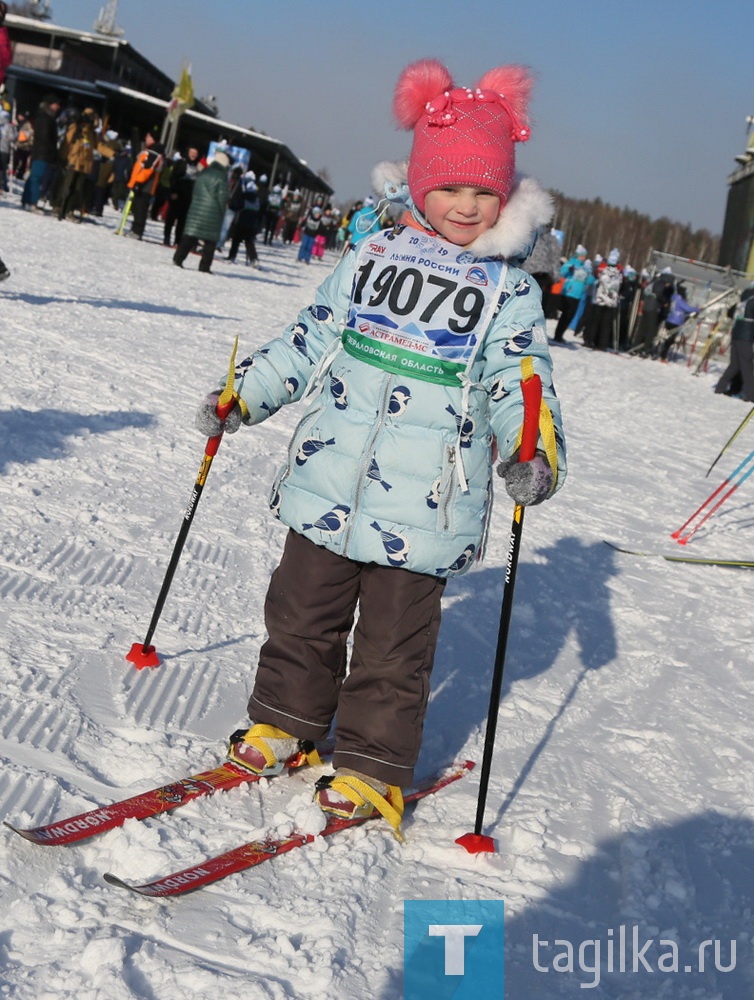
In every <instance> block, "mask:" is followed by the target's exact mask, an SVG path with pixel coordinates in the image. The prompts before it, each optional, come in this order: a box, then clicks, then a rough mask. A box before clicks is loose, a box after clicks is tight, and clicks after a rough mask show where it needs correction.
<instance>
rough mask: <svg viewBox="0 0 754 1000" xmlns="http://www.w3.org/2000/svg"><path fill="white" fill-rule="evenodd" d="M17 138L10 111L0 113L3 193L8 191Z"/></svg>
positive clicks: (0, 184) (0, 169)
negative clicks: (9, 174) (11, 162)
mask: <svg viewBox="0 0 754 1000" xmlns="http://www.w3.org/2000/svg"><path fill="white" fill-rule="evenodd" d="M17 138H18V129H17V127H16V124H15V122H14V121H13V120H12V119H11V115H10V111H0V189H2V190H3V191H10V184H9V183H8V172H9V169H10V161H11V156H12V155H13V150H14V148H15V145H16V139H17Z"/></svg>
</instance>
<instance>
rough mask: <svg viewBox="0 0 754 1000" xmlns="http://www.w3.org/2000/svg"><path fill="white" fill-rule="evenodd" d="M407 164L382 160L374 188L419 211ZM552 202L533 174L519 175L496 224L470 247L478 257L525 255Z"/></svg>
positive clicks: (550, 209)
mask: <svg viewBox="0 0 754 1000" xmlns="http://www.w3.org/2000/svg"><path fill="white" fill-rule="evenodd" d="M406 168H407V163H406V162H403V163H389V162H385V163H380V164H378V165H377V166H376V167H375V168H374V170H373V172H372V184H373V186H374V189H375V191H377V192H378V193H379V194H380V196H381V197H385V198H387V199H388V201H391V202H397V203H401V204H404V205H406V207H408V208H411V209H413V210H414V211H416V209H415V207H414V205H413V202H412V201H411V196H410V195H409V193H408V184H407V183H406ZM552 214H553V201H552V198H551V197H550V195H549V194H548V193H547V191H545V190H544V188H542V187H540V185H539V184H538V182H537V181H535V180H534V178H533V177H516V182H515V184H514V186H513V189H512V191H511V193H510V197H509V198H508V201H507V202H506V205H505V208H504V209H503V210H502V212H501V213H500V216H499V217H498V220H497V222H496V223H495V225H494V226H493V227H492V228H491V229H488V230H487V232H486V233H482V235H481V236H480V237H479V238H478V239H477V240H475V241H474V242H473V243H472V244H471V245H470V246H469V247H468V249H469V250H471V251H472V252H473V253H474V254H475V256H477V257H512V258H523V257H526V256H527V255H528V254H529V253H530V252H531V248H532V246H533V245H534V240H535V237H536V235H537V232H538V231H539V230H540V229H541V227H542V226H544V225H545V224H546V223H548V222H549V221H550V219H551V218H552Z"/></svg>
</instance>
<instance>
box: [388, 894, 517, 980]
mask: <svg viewBox="0 0 754 1000" xmlns="http://www.w3.org/2000/svg"><path fill="white" fill-rule="evenodd" d="M504 910H505V903H504V901H503V900H502V899H493V900H468V901H467V900H459V899H450V900H446V899H443V900H441V899H424V900H415V899H407V900H406V903H405V908H404V913H403V947H404V961H403V972H404V993H403V996H404V1000H451V998H452V1000H503V967H504V955H503V944H504V940H505V937H504Z"/></svg>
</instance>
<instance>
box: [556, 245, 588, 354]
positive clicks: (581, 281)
mask: <svg viewBox="0 0 754 1000" xmlns="http://www.w3.org/2000/svg"><path fill="white" fill-rule="evenodd" d="M560 274H561V277H563V278H565V282H564V283H563V290H562V291H561V293H560V317H559V319H558V322H557V325H556V327H555V333H554V334H553V340H555V341H557V342H558V343H562V341H563V338H564V336H565V332H566V330H567V329H568V327H569V326H570V325H571V323H572V321H573V319H574V317H575V315H576V311H577V310H578V308H579V305H580V304H581V303H582V301H585V296H586V295H587V293H588V290H589V288H590V286H591V285H593V284H594V275H593V274H592V269H591V266H590V265H589V262H588V261H587V251H586V247H584V246H582V245H581V244H579V245H578V246H577V247H576V250H575V252H574V254H573V256H572V257H571V258H570V259H569V260H568V261H566V263H565V264H563V266H562V267H561V269H560Z"/></svg>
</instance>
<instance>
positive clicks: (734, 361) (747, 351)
mask: <svg viewBox="0 0 754 1000" xmlns="http://www.w3.org/2000/svg"><path fill="white" fill-rule="evenodd" d="M733 315H734V321H733V330H732V331H731V340H730V364H729V365H728V367H727V368H726V369H725V371H724V372H723V373H722V375H721V376H720V380H719V382H718V383H717V385H716V386H715V392H721V393H724V394H725V395H726V396H730V395H733V394H734V393H735V392H736V386H737V385H739V384H740V385H741V398H742V399H744V400H746V402H747V403H754V281H752V283H751V284H750V285H749V287H748V288H746V289H745V290H744V292H743V293H742V295H741V301H740V302H739V303H738V305H737V306H736V308H735V310H734V314H733Z"/></svg>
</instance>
